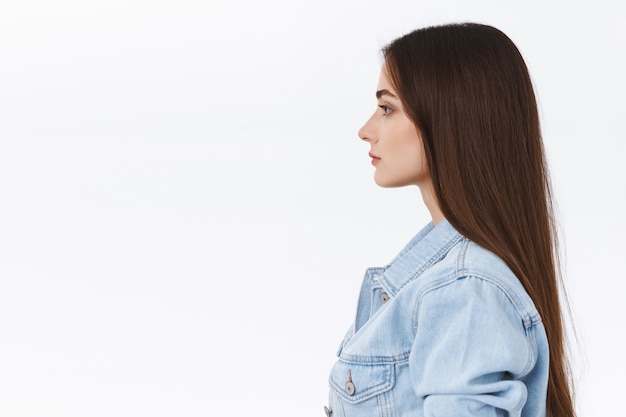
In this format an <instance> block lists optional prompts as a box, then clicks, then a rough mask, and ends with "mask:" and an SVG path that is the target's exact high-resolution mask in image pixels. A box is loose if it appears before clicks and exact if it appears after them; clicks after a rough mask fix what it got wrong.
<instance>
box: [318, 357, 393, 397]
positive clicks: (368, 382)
mask: <svg viewBox="0 0 626 417" xmlns="http://www.w3.org/2000/svg"><path fill="white" fill-rule="evenodd" d="M394 381H395V373H394V365H393V364H391V363H386V364H354V363H347V362H343V361H342V360H339V361H338V362H337V363H336V364H335V366H334V367H333V369H332V371H331V373H330V386H331V387H332V388H333V389H334V390H335V391H336V392H337V394H339V395H340V396H341V397H342V398H344V399H345V400H346V401H348V402H350V403H358V402H360V401H364V400H367V399H368V398H371V397H373V396H375V395H378V394H381V393H383V392H385V391H389V390H390V389H391V388H393V384H394Z"/></svg>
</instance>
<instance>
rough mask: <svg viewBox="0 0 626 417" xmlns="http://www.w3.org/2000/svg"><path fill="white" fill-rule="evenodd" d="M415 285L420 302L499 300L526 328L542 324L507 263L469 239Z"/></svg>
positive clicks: (464, 239) (528, 297)
mask: <svg viewBox="0 0 626 417" xmlns="http://www.w3.org/2000/svg"><path fill="white" fill-rule="evenodd" d="M416 281H418V282H419V283H418V282H416V284H418V285H416V288H415V290H416V291H417V293H418V294H416V295H417V296H418V298H419V299H420V300H423V299H424V298H432V297H443V298H448V299H449V302H451V303H457V304H458V303H461V304H466V303H468V302H472V301H474V302H475V301H478V302H481V303H493V302H496V300H497V303H498V304H501V307H503V308H504V307H506V308H505V309H506V310H508V311H509V313H510V314H513V315H515V316H517V317H518V318H520V319H521V320H522V321H523V324H524V327H530V326H531V325H533V324H536V323H537V322H539V321H541V320H540V318H539V313H538V312H537V309H536V308H535V306H534V303H533V301H532V299H531V298H530V296H529V295H528V293H527V292H526V290H525V289H524V287H523V285H522V284H521V282H520V281H519V279H518V278H517V277H516V276H515V274H514V273H513V272H512V271H511V269H510V268H509V267H508V266H507V265H506V263H505V262H504V261H503V260H502V259H500V258H499V257H498V256H496V255H495V254H494V253H492V252H491V251H488V250H487V249H485V248H483V247H481V246H479V245H477V244H476V243H474V242H472V241H470V240H469V239H467V238H463V239H462V240H461V241H460V242H459V243H458V244H456V245H455V246H454V247H453V248H452V249H450V251H449V252H448V253H447V254H446V256H445V257H444V258H443V259H442V260H441V261H440V262H438V263H437V264H435V265H433V266H432V267H431V268H430V269H429V270H427V271H425V272H424V274H423V275H422V276H421V277H420V279H419V280H416ZM418 304H422V303H418Z"/></svg>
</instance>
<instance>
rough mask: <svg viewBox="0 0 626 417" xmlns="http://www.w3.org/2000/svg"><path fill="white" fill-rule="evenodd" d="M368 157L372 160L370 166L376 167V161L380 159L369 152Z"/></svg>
mask: <svg viewBox="0 0 626 417" xmlns="http://www.w3.org/2000/svg"><path fill="white" fill-rule="evenodd" d="M368 155H369V157H370V158H372V165H376V163H377V162H378V161H380V157H379V156H376V155H374V154H373V153H371V152H370V153H369V154H368Z"/></svg>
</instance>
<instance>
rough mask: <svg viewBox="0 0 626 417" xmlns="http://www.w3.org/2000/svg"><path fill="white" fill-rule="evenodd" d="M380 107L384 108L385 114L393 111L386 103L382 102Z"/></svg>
mask: <svg viewBox="0 0 626 417" xmlns="http://www.w3.org/2000/svg"><path fill="white" fill-rule="evenodd" d="M378 107H380V108H381V109H383V116H386V115H388V114H389V113H391V108H389V106H385V105H384V104H380V105H379V106H378Z"/></svg>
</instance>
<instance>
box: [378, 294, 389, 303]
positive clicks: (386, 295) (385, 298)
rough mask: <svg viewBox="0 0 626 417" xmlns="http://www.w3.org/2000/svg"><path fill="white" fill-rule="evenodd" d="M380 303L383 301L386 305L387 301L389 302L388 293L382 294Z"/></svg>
mask: <svg viewBox="0 0 626 417" xmlns="http://www.w3.org/2000/svg"><path fill="white" fill-rule="evenodd" d="M380 301H382V302H383V303H386V302H387V301H389V294H387V293H386V292H384V293H382V294H381V295H380Z"/></svg>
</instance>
